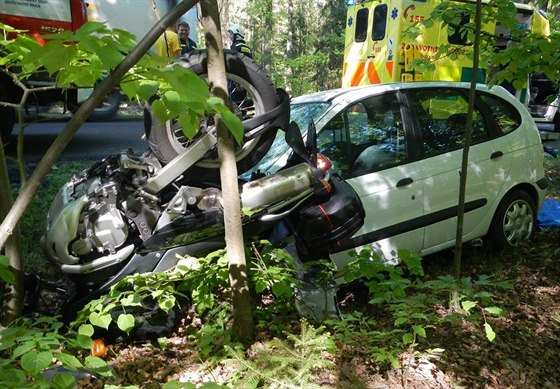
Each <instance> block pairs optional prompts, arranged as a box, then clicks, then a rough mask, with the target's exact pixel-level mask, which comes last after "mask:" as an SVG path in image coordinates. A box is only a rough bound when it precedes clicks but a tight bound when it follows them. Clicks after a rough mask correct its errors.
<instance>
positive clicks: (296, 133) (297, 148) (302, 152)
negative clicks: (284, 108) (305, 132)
mask: <svg viewBox="0 0 560 389" xmlns="http://www.w3.org/2000/svg"><path fill="white" fill-rule="evenodd" d="M285 139H286V143H287V144H288V146H290V147H291V148H292V150H294V153H296V154H297V155H298V156H299V157H300V158H302V159H303V160H304V161H307V162H309V155H308V153H307V148H306V146H305V143H303V137H302V136H301V130H300V128H299V126H298V125H297V123H296V122H294V121H291V122H290V125H289V126H288V129H287V130H286V135H285Z"/></svg>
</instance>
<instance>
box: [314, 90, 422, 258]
mask: <svg viewBox="0 0 560 389" xmlns="http://www.w3.org/2000/svg"><path fill="white" fill-rule="evenodd" d="M402 112H403V106H402V105H401V102H400V101H399V98H398V96H397V92H395V91H392V92H387V93H384V94H381V95H375V96H371V97H368V98H365V99H363V100H360V101H359V102H356V103H354V104H351V105H349V106H348V107H347V108H346V109H344V110H343V111H342V112H340V113H339V114H338V115H336V116H335V117H334V118H332V119H331V120H330V121H329V123H328V124H327V125H325V126H323V127H322V129H321V132H320V133H319V135H318V137H317V143H318V147H319V150H320V151H321V153H322V154H324V155H326V156H328V157H329V158H330V159H331V161H332V162H333V165H334V169H335V171H336V172H337V173H338V174H340V175H341V176H342V177H343V178H345V179H346V181H347V182H348V183H349V184H350V185H352V187H353V188H354V189H355V191H356V192H357V193H358V195H359V196H360V198H361V200H362V203H363V206H364V208H365V211H366V217H365V223H364V225H363V227H362V228H361V229H360V230H359V231H358V232H356V233H355V234H354V236H353V237H352V238H351V239H349V240H347V241H345V242H344V243H343V245H342V246H341V248H340V250H338V252H336V253H333V254H332V255H331V259H332V260H333V262H334V263H335V264H336V265H337V266H339V267H340V266H342V265H344V264H346V263H347V262H348V261H349V260H350V259H351V257H350V256H349V255H348V250H349V249H352V248H354V247H356V248H357V249H358V250H360V249H362V248H365V247H370V248H372V249H374V250H376V251H379V252H380V253H382V254H383V256H384V257H385V260H387V261H394V260H395V258H396V256H397V249H400V248H407V249H409V250H411V251H417V250H420V249H421V247H422V243H423V228H421V227H418V221H419V220H420V219H421V217H422V214H423V209H422V207H423V200H422V197H423V195H422V183H421V171H420V170H419V169H417V168H416V167H415V166H414V164H411V163H410V161H411V154H410V150H409V149H408V146H407V143H408V136H407V133H406V125H405V121H404V120H403V118H404V116H403V114H402Z"/></svg>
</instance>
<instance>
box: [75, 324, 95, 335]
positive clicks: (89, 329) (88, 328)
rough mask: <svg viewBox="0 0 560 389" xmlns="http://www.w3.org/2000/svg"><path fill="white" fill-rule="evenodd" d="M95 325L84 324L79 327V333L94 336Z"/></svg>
mask: <svg viewBox="0 0 560 389" xmlns="http://www.w3.org/2000/svg"><path fill="white" fill-rule="evenodd" d="M94 331H95V330H94V329H93V326H92V325H91V324H82V325H81V326H80V328H78V334H80V335H84V336H87V337H91V336H93V333H94Z"/></svg>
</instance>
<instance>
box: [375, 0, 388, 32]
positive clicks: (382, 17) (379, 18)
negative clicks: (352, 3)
mask: <svg viewBox="0 0 560 389" xmlns="http://www.w3.org/2000/svg"><path fill="white" fill-rule="evenodd" d="M386 30H387V4H381V5H378V6H377V7H375V9H374V10H373V31H372V35H371V39H373V40H374V41H380V40H383V39H384V38H385V31H386Z"/></svg>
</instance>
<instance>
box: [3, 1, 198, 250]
mask: <svg viewBox="0 0 560 389" xmlns="http://www.w3.org/2000/svg"><path fill="white" fill-rule="evenodd" d="M196 3H197V0H183V1H182V2H181V3H179V4H178V5H177V6H176V7H175V8H173V9H172V10H171V11H169V12H168V13H167V15H165V16H164V17H163V18H162V19H161V20H160V21H158V23H156V25H155V26H154V27H152V29H151V30H150V31H149V32H148V33H147V34H146V36H145V37H144V38H143V39H142V40H141V41H140V42H139V43H138V45H137V46H136V47H135V48H134V49H133V50H132V51H131V52H130V53H129V54H128V55H127V56H126V57H125V59H123V61H122V62H121V63H120V64H119V66H117V67H116V68H115V70H113V71H112V72H111V73H110V74H109V76H108V77H107V78H105V79H104V80H103V81H101V83H99V85H98V87H96V88H95V89H94V91H93V93H92V94H91V96H90V97H89V98H88V99H87V100H86V101H85V103H84V104H82V106H80V108H79V109H78V111H77V112H76V113H75V114H74V115H73V116H72V118H71V119H70V120H69V121H68V123H67V124H66V126H65V127H64V129H63V130H62V132H61V133H60V134H59V135H58V136H57V137H56V139H55V140H54V142H53V143H52V145H51V146H50V147H49V149H48V150H47V151H46V153H45V155H44V156H43V158H42V159H41V161H40V162H39V164H38V165H37V168H36V169H35V171H34V172H33V175H32V176H31V178H29V181H28V182H27V183H26V184H25V185H24V186H23V187H22V188H21V190H20V192H19V195H18V197H17V199H16V201H15V202H14V205H13V206H12V208H11V209H10V211H9V212H8V214H7V215H6V217H5V219H4V220H3V221H2V224H1V225H0V250H2V248H3V247H4V245H5V244H6V241H7V240H8V238H9V237H10V235H12V234H13V233H14V227H15V226H16V224H17V222H18V221H19V219H20V218H21V216H22V215H23V212H24V211H25V209H27V207H28V206H29V203H30V202H31V200H32V199H33V196H34V195H35V193H36V192H37V189H38V188H39V186H40V185H41V181H42V180H43V178H44V177H45V176H46V175H47V174H48V173H49V171H50V170H51V168H52V166H53V164H54V163H55V162H56V161H57V160H58V158H59V157H60V155H61V154H62V151H63V150H64V149H65V148H66V146H67V145H68V143H70V141H71V140H72V138H73V136H74V134H75V133H76V131H78V129H79V128H80V126H81V125H82V123H83V122H84V121H85V118H87V117H88V116H89V114H90V113H91V112H92V111H93V110H94V109H95V107H97V106H98V105H99V103H101V102H102V101H103V99H104V98H105V96H107V94H109V92H111V91H112V90H113V89H114V88H115V87H116V86H117V85H118V84H119V82H120V80H121V78H123V77H124V76H125V74H126V72H127V71H128V70H129V69H130V68H132V67H133V66H134V65H135V64H136V63H137V62H138V61H139V60H140V58H142V56H143V55H144V54H146V52H148V50H149V49H150V48H151V47H152V45H153V44H154V43H155V41H156V40H157V39H158V37H160V36H161V34H163V32H164V31H165V30H166V28H167V26H169V25H171V23H174V22H175V21H176V20H177V19H178V18H179V17H180V16H181V15H183V14H184V13H185V12H187V11H188V10H189V9H190V8H192V7H193V6H194V5H195V4H196Z"/></svg>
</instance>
